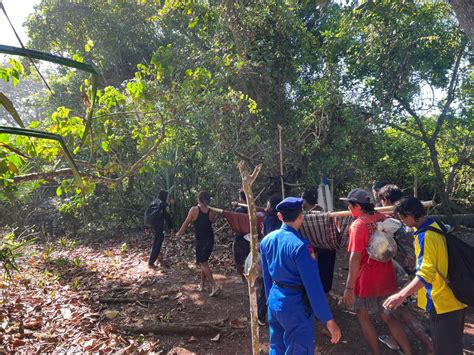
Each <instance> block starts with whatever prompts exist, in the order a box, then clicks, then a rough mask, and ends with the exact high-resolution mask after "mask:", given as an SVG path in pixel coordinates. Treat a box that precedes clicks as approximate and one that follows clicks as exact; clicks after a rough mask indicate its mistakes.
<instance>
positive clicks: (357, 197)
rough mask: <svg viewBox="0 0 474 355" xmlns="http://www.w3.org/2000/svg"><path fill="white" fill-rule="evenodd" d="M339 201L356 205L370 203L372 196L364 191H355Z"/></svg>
mask: <svg viewBox="0 0 474 355" xmlns="http://www.w3.org/2000/svg"><path fill="white" fill-rule="evenodd" d="M339 200H343V201H350V202H356V203H369V202H370V195H369V193H368V192H367V191H365V190H363V189H354V190H352V191H351V192H349V193H348V194H347V197H341V198H340V199H339Z"/></svg>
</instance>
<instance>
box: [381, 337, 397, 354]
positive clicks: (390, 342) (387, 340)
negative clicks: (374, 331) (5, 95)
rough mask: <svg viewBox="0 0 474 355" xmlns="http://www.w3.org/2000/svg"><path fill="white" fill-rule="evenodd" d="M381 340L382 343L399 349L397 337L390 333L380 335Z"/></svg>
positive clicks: (392, 348) (390, 347)
mask: <svg viewBox="0 0 474 355" xmlns="http://www.w3.org/2000/svg"><path fill="white" fill-rule="evenodd" d="M379 340H380V342H381V343H382V344H384V345H386V346H387V347H388V348H389V349H390V350H395V351H399V350H400V346H399V345H398V344H397V342H396V341H395V339H393V338H392V337H391V336H390V335H381V336H379Z"/></svg>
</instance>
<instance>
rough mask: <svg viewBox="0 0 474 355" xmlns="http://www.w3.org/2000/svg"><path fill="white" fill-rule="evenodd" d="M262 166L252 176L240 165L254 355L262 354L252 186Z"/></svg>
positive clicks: (257, 255) (255, 212)
mask: <svg viewBox="0 0 474 355" xmlns="http://www.w3.org/2000/svg"><path fill="white" fill-rule="evenodd" d="M261 169H262V164H259V165H257V166H256V167H255V169H254V171H253V173H252V174H250V170H249V168H248V167H247V165H246V164H245V162H244V161H243V160H242V161H241V162H240V163H239V170H240V176H241V177H242V188H243V189H244V192H245V196H246V197H247V205H248V216H249V223H250V252H251V255H252V263H251V265H250V269H249V272H248V274H247V275H245V276H246V277H247V285H248V289H249V303H250V325H251V332H252V353H253V355H258V354H260V340H259V332H258V322H257V320H258V311H257V292H256V289H255V281H256V280H257V273H258V262H259V253H258V233H257V210H256V207H255V199H254V197H253V192H252V185H253V183H254V182H255V180H256V179H257V176H258V174H259V173H260V170H261Z"/></svg>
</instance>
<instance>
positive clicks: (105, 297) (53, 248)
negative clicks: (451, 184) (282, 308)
mask: <svg viewBox="0 0 474 355" xmlns="http://www.w3.org/2000/svg"><path fill="white" fill-rule="evenodd" d="M461 234H462V235H463V237H465V238H466V239H467V240H469V241H470V242H474V230H472V229H470V230H469V229H463V230H462V231H461ZM216 240H217V243H216V248H215V251H214V253H213V257H212V260H211V262H210V265H211V268H212V270H213V271H214V274H215V277H216V279H217V281H218V282H219V283H221V285H222V286H223V288H224V290H223V293H222V294H221V295H219V296H218V297H209V295H208V293H207V292H199V291H198V290H197V286H198V283H199V270H198V268H197V267H196V265H195V263H194V246H193V236H192V235H186V237H185V238H182V239H180V240H176V239H169V238H168V239H165V247H166V255H167V259H168V262H169V264H170V267H169V268H158V269H157V270H149V269H148V267H147V262H146V260H147V257H148V252H149V248H150V246H151V235H148V236H145V235H144V234H143V232H134V233H129V234H128V235H120V236H115V237H113V238H107V239H104V238H100V237H99V236H97V237H96V238H94V239H90V240H87V241H84V240H81V241H79V240H74V239H72V238H61V239H54V240H48V241H38V242H37V243H36V245H34V246H33V247H30V249H29V250H28V251H27V253H26V255H25V257H24V258H23V259H22V260H21V263H20V264H21V270H20V272H19V273H17V274H16V276H15V279H14V281H13V282H12V283H10V284H7V283H5V282H3V283H0V288H1V290H2V291H3V300H2V301H1V303H0V353H11V352H42V353H43V352H66V351H69V352H84V351H90V352H92V351H94V352H96V351H101V352H119V353H131V352H139V353H149V352H156V353H161V354H192V353H196V354H251V341H250V324H249V318H250V316H249V306H248V296H247V286H246V285H245V284H243V283H242V281H241V280H240V277H239V276H238V275H237V274H236V272H235V269H234V266H233V261H232V256H231V244H232V241H231V235H230V232H229V230H227V229H225V228H224V230H221V231H220V232H218V233H217V237H216ZM346 266H347V253H346V252H344V251H340V252H339V253H338V256H337V261H336V273H335V280H334V290H333V291H334V294H335V295H340V294H342V290H343V287H344V286H343V282H344V281H345V277H346V273H347V271H346V270H345V268H346ZM410 307H413V306H410ZM413 309H415V307H413ZM333 311H334V316H335V318H336V320H337V322H338V323H339V325H340V326H341V329H342V331H343V339H342V341H341V343H340V344H337V345H331V344H330V343H329V340H328V338H326V337H325V336H323V335H321V325H318V329H317V335H316V337H317V343H318V346H317V349H316V352H317V353H323V354H366V353H368V349H367V347H366V345H365V342H364V340H363V337H362V333H361V331H360V328H359V326H358V323H357V319H356V317H355V315H354V314H353V312H351V311H350V310H347V309H346V308H344V307H343V306H342V305H337V304H335V305H334V306H333ZM415 312H417V313H418V315H419V317H420V319H423V320H424V321H425V322H426V324H427V321H426V317H425V315H424V314H423V313H422V312H419V311H416V310H415ZM152 328H155V329H152ZM377 328H378V330H379V332H380V334H387V329H386V328H385V327H384V326H383V325H382V323H381V321H380V320H377ZM153 330H159V331H160V333H159V334H155V333H153V332H152V331H153ZM260 335H261V342H262V344H263V349H264V350H268V328H267V327H261V328H260ZM410 340H411V342H412V344H413V346H414V348H415V353H417V354H422V353H423V349H422V348H421V346H420V344H419V343H418V342H417V341H416V339H415V338H414V337H413V336H412V335H411V334H410ZM464 341H465V349H466V353H474V352H473V351H474V312H473V311H472V309H469V310H468V312H467V319H466V327H465V337H464ZM382 347H384V346H383V345H382ZM383 350H384V354H391V353H395V352H393V351H391V350H389V349H388V348H385V347H384V348H383Z"/></svg>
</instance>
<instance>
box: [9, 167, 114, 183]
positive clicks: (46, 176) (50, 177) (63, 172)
mask: <svg viewBox="0 0 474 355" xmlns="http://www.w3.org/2000/svg"><path fill="white" fill-rule="evenodd" d="M80 174H81V175H82V176H86V177H88V178H89V179H91V180H94V181H97V182H101V183H106V184H117V183H119V181H117V179H110V178H107V177H104V176H98V175H95V174H94V173H91V172H87V171H81V172H80ZM70 176H73V171H72V169H70V168H65V169H58V170H56V171H50V172H42V173H31V174H25V175H18V176H15V177H14V178H13V181H14V182H15V183H20V182H28V181H33V180H47V181H54V179H55V178H58V177H70Z"/></svg>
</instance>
